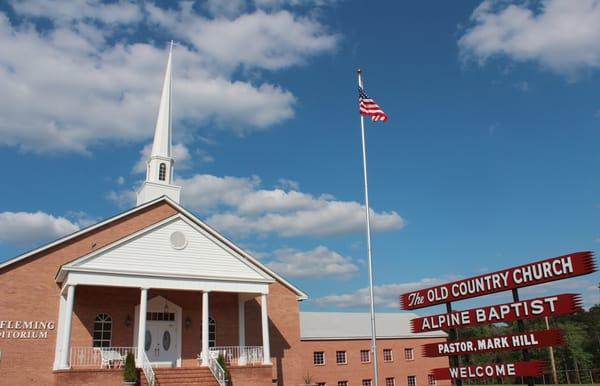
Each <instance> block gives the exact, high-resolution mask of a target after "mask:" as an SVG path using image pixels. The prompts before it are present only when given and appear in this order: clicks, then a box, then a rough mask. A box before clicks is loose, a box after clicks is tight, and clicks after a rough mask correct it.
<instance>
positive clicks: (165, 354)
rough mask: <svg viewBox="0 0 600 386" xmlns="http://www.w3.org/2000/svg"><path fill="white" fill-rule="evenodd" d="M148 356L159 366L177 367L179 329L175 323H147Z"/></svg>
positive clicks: (146, 347) (149, 321)
mask: <svg viewBox="0 0 600 386" xmlns="http://www.w3.org/2000/svg"><path fill="white" fill-rule="evenodd" d="M145 340H146V342H145V343H146V346H145V349H146V355H147V356H148V360H149V361H150V362H151V363H152V364H154V365H158V366H176V363H177V356H178V350H177V328H176V325H175V322H174V321H151V320H148V321H147V322H146V339H145Z"/></svg>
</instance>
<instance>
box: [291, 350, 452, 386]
mask: <svg viewBox="0 0 600 386" xmlns="http://www.w3.org/2000/svg"><path fill="white" fill-rule="evenodd" d="M444 340H445V339H440V338H429V339H379V340H378V341H377V352H378V357H377V360H378V364H379V366H378V367H379V384H380V385H383V386H385V379H386V378H388V377H393V378H395V383H396V386H406V385H407V377H408V376H409V375H414V376H416V377H417V386H427V376H428V375H429V374H431V369H433V368H436V367H447V366H448V359H447V358H424V357H422V355H421V345H423V344H426V343H433V342H439V341H444ZM370 346H371V341H370V340H335V341H331V340H328V341H303V342H302V345H301V347H302V348H301V350H299V351H301V352H302V353H303V357H302V362H303V363H304V367H305V372H304V374H306V373H307V372H308V373H309V374H310V375H311V376H312V380H313V382H314V383H319V382H325V383H327V385H328V386H336V385H337V382H338V381H348V384H349V385H361V384H362V380H363V379H372V378H373V375H372V374H373V363H362V362H361V358H360V350H369V348H370ZM405 348H412V349H413V352H414V360H406V359H404V349H405ZM384 349H391V350H392V359H393V360H392V361H390V362H386V361H384V360H383V350H384ZM315 351H323V352H324V355H325V364H324V365H315V364H313V352H315ZM336 351H346V360H347V364H337V363H336ZM371 360H372V358H371ZM438 384H439V385H443V384H445V383H442V382H438Z"/></svg>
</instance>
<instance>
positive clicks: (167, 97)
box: [137, 41, 181, 205]
mask: <svg viewBox="0 0 600 386" xmlns="http://www.w3.org/2000/svg"><path fill="white" fill-rule="evenodd" d="M172 58H173V41H171V47H170V48H169V58H168V60H167V69H166V71H165V80H164V82H163V88H162V94H161V96H160V105H159V108H158V117H157V118H156V128H155V129H154V142H153V144H152V152H151V153H150V159H149V160H148V162H147V166H146V181H144V184H143V185H142V187H141V189H140V190H139V191H138V193H137V205H141V204H143V203H146V202H148V201H152V200H154V199H155V198H158V197H161V196H167V197H169V198H170V199H172V200H173V201H175V202H177V203H179V196H180V192H181V187H180V186H175V185H173V166H174V164H175V160H174V159H173V154H172V149H171V146H172V143H171V142H172V132H173V128H172V121H173V119H172V104H171V93H172V88H173V84H172V79H171V78H172V77H171V73H172V69H171V61H172Z"/></svg>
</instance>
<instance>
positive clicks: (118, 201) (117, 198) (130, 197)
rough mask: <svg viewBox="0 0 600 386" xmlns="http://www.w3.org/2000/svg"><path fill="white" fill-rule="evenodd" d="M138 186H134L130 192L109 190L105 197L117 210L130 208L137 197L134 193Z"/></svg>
mask: <svg viewBox="0 0 600 386" xmlns="http://www.w3.org/2000/svg"><path fill="white" fill-rule="evenodd" d="M138 188H139V186H136V187H135V188H134V189H131V190H111V191H110V192H108V194H107V195H106V198H107V199H108V200H109V201H112V202H114V203H115V205H117V206H118V207H119V208H131V207H132V206H134V205H135V202H136V199H137V196H136V192H137V189H138Z"/></svg>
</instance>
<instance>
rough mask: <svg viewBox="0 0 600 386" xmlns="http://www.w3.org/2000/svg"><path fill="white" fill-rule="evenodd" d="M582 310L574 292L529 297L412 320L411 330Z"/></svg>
mask: <svg viewBox="0 0 600 386" xmlns="http://www.w3.org/2000/svg"><path fill="white" fill-rule="evenodd" d="M579 310H581V299H580V297H579V295H577V294H562V295H555V296H546V297H542V298H536V299H529V300H524V301H521V302H513V303H505V304H498V305H494V306H487V307H478V308H472V309H470V310H464V311H456V312H452V313H450V314H439V315H430V316H424V317H421V318H416V319H413V320H411V322H410V323H411V328H412V332H426V331H434V330H449V329H452V328H458V327H471V326H477V325H480V324H490V323H499V322H512V321H515V320H523V319H532V318H541V317H544V316H551V315H553V316H556V315H566V314H572V313H574V312H577V311H579Z"/></svg>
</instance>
